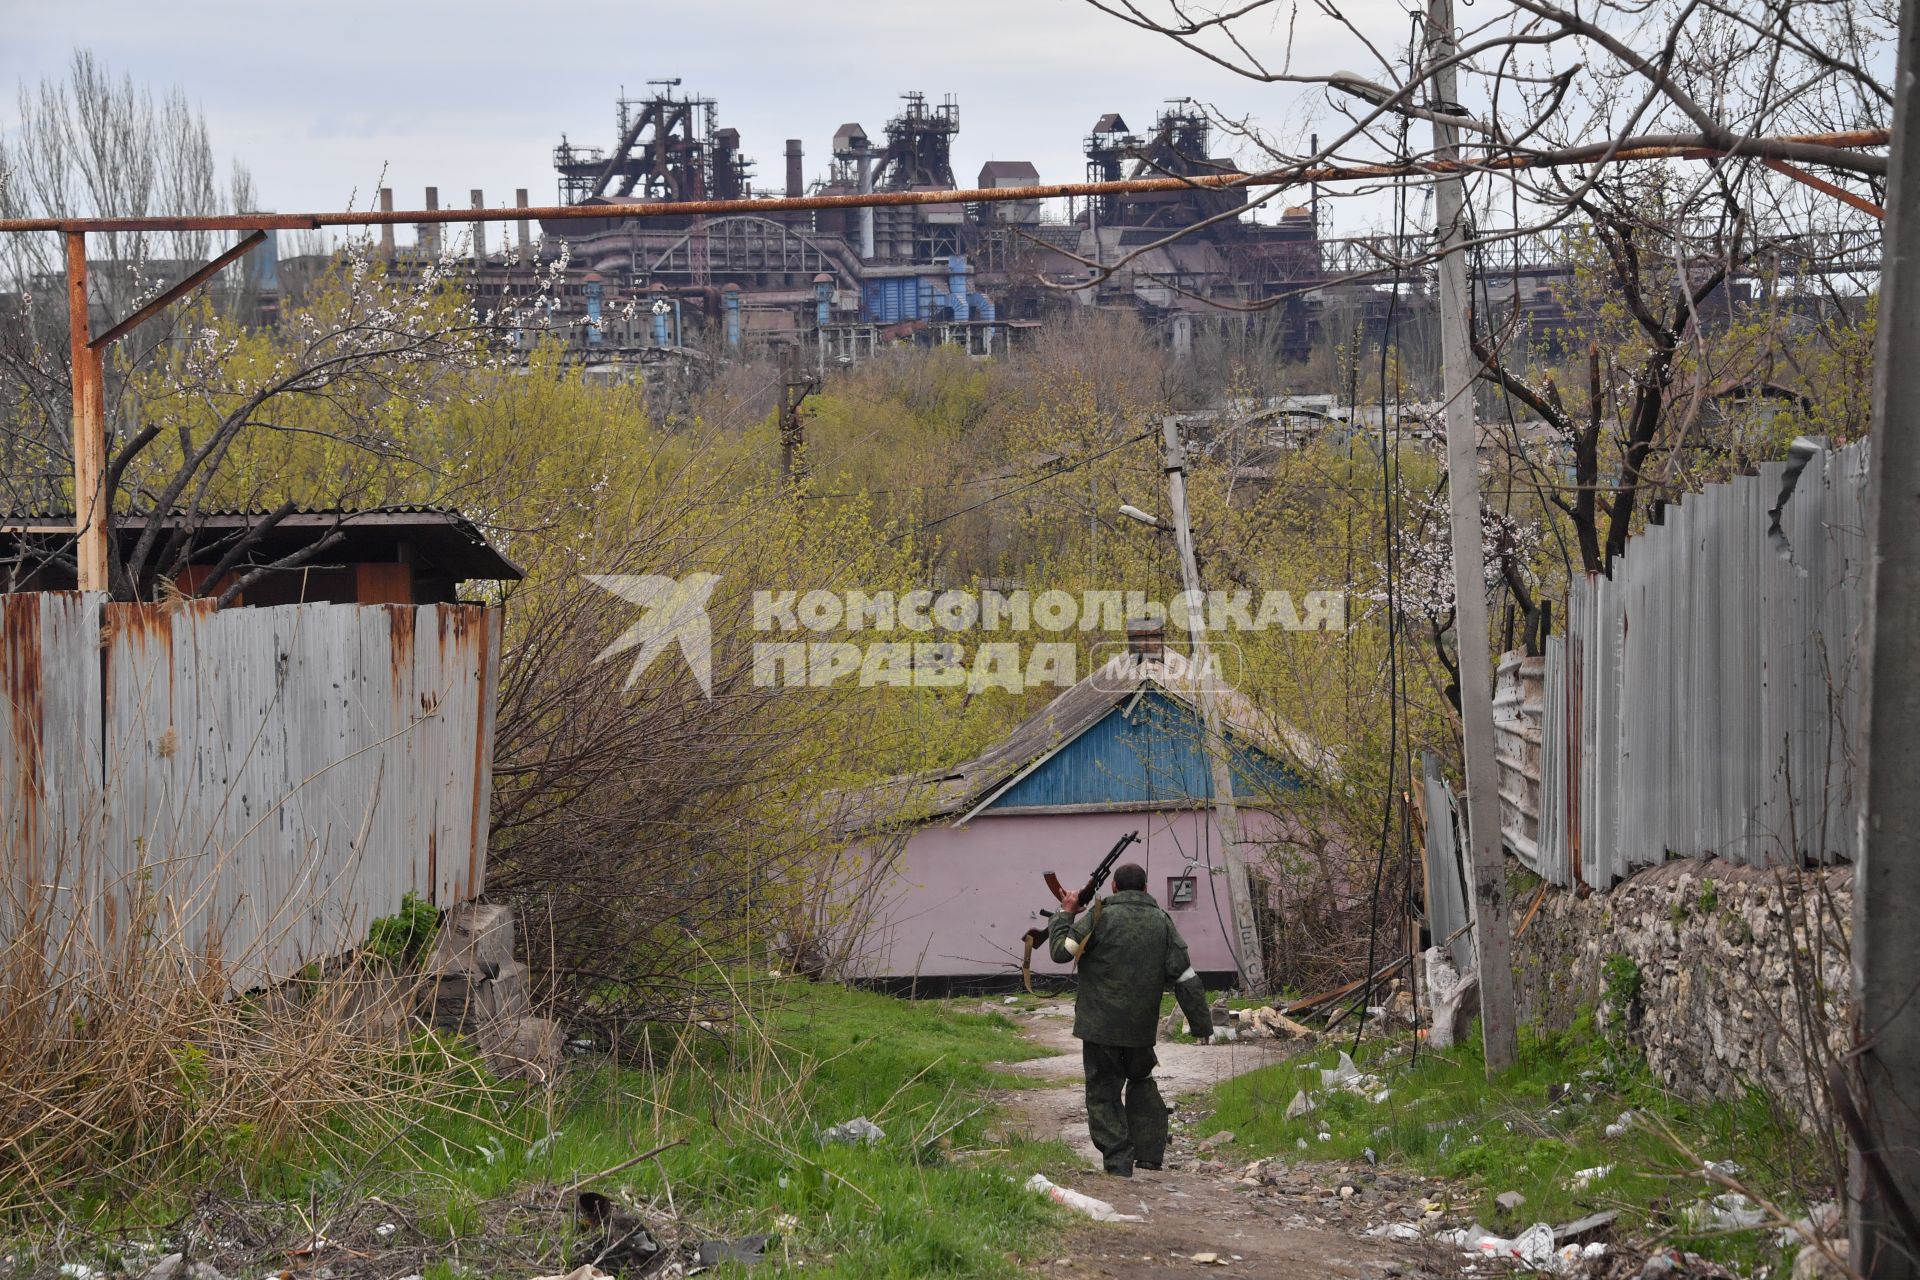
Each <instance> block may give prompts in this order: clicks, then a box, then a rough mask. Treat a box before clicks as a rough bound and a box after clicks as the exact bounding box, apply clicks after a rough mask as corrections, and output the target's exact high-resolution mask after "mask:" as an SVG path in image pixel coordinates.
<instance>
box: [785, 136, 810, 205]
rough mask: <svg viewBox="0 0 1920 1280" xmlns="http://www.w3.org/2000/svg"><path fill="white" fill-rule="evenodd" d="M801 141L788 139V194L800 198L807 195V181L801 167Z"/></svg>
mask: <svg viewBox="0 0 1920 1280" xmlns="http://www.w3.org/2000/svg"><path fill="white" fill-rule="evenodd" d="M800 160H801V152H800V139H798V138H788V139H787V194H788V195H790V196H799V195H805V194H806V186H807V179H806V174H805V172H804V171H803V169H802V167H801V163H800Z"/></svg>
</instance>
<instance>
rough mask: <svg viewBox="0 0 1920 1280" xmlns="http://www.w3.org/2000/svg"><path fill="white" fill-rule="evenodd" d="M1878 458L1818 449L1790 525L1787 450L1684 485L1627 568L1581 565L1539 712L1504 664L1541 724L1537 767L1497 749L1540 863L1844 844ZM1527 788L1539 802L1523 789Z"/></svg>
mask: <svg viewBox="0 0 1920 1280" xmlns="http://www.w3.org/2000/svg"><path fill="white" fill-rule="evenodd" d="M1867 467H1868V455H1867V446H1866V445H1865V444H1856V445H1850V446H1847V447H1846V448H1843V449H1839V450H1831V451H1822V452H1820V453H1818V454H1816V455H1815V456H1814V457H1813V458H1812V460H1811V461H1810V462H1809V463H1808V464H1807V466H1806V469H1805V471H1804V472H1803V473H1802V474H1801V475H1800V477H1799V479H1798V481H1797V484H1796V485H1795V487H1794V489H1793V492H1792V495H1791V497H1790V498H1789V499H1788V500H1787V501H1786V503H1785V505H1784V507H1782V508H1780V529H1779V535H1778V536H1775V535H1774V534H1773V533H1772V531H1771V526H1772V522H1773V515H1772V513H1773V511H1774V509H1775V507H1776V506H1777V505H1778V504H1779V502H1780V497H1781V491H1782V487H1783V482H1784V480H1785V475H1786V469H1787V464H1785V463H1769V464H1767V465H1765V466H1762V467H1761V468H1759V471H1758V474H1756V475H1752V476H1745V477H1741V478H1739V479H1736V480H1734V481H1732V482H1730V483H1727V484H1720V485H1714V486H1711V487H1710V488H1708V489H1706V490H1705V491H1703V492H1701V493H1698V494H1693V495H1691V496H1689V497H1687V498H1686V500H1685V501H1684V502H1682V503H1680V504H1678V505H1676V506H1672V507H1669V508H1668V509H1667V511H1666V513H1665V519H1664V521H1663V523H1661V524H1659V525H1655V526H1652V527H1650V528H1649V529H1647V530H1646V532H1645V533H1643V534H1641V535H1640V536H1639V537H1637V538H1635V539H1634V540H1633V543H1632V545H1631V546H1629V547H1628V549H1627V552H1626V554H1625V556H1624V557H1622V558H1621V559H1620V560H1618V561H1616V563H1615V566H1614V572H1613V576H1612V578H1611V579H1608V578H1602V577H1599V576H1598V575H1593V576H1590V577H1587V578H1583V579H1579V580H1576V581H1575V583H1574V584H1573V587H1572V589H1571V591H1570V592H1569V596H1568V600H1567V608H1566V613H1565V616H1566V634H1565V636H1564V637H1555V638H1553V639H1552V640H1550V641H1549V643H1548V645H1547V649H1546V655H1545V658H1544V660H1543V664H1542V665H1543V671H1542V678H1541V681H1540V686H1539V694H1538V698H1539V706H1538V708H1537V711H1536V710H1535V709H1534V708H1532V707H1529V706H1515V705H1512V703H1513V701H1514V691H1515V690H1518V689H1520V687H1521V685H1520V682H1519V680H1518V675H1519V666H1518V663H1517V661H1516V662H1513V663H1511V664H1509V663H1503V667H1502V675H1503V680H1505V679H1507V677H1508V672H1509V669H1510V668H1511V671H1512V677H1513V678H1512V679H1511V680H1508V683H1507V684H1506V685H1504V686H1503V693H1502V694H1501V695H1500V696H1499V697H1497V698H1496V704H1497V705H1496V717H1497V718H1498V719H1499V720H1501V721H1502V722H1503V723H1506V724H1509V725H1512V726H1515V728H1514V730H1513V731H1511V733H1512V734H1517V733H1519V732H1520V731H1521V730H1523V729H1524V728H1525V727H1526V726H1528V725H1534V724H1537V725H1538V728H1539V753H1538V757H1537V761H1538V762H1537V766H1532V767H1530V765H1529V759H1530V758H1529V757H1528V755H1527V754H1526V753H1525V752H1524V751H1521V750H1518V749H1503V750H1502V752H1501V765H1502V774H1503V776H1502V799H1503V803H1502V835H1503V838H1504V839H1505V841H1506V843H1507V845H1508V847H1509V848H1511V849H1512V850H1513V851H1514V852H1515V854H1516V855H1517V856H1519V857H1520V858H1521V859H1522V860H1523V861H1525V862H1526V863H1527V865H1528V866H1530V867H1532V868H1533V869H1534V870H1535V871H1537V872H1538V873H1539V874H1540V875H1542V876H1544V877H1545V878H1547V879H1549V880H1551V881H1553V882H1554V883H1556V884H1560V885H1563V886H1570V885H1572V884H1573V883H1574V882H1575V881H1576V880H1584V881H1586V883H1588V884H1589V885H1592V886H1593V887H1594V888H1597V889H1605V888H1607V887H1609V886H1611V885H1612V884H1613V883H1614V882H1615V881H1616V880H1618V879H1620V878H1622V877H1624V876H1626V875H1628V874H1629V873H1631V872H1632V871H1633V870H1634V869H1636V868H1638V867H1643V866H1651V865H1653V864H1655V863H1658V862H1661V861H1664V860H1665V859H1666V858H1668V857H1674V856H1694V855H1699V854H1706V853H1714V854H1718V855H1719V856H1721V857H1723V858H1727V859H1730V860H1733V861H1736V862H1741V863H1745V864H1748V865H1755V866H1759V865H1769V864H1775V863H1780V862H1784V861H1789V860H1807V861H1830V860H1832V859H1834V858H1837V857H1841V856H1843V855H1844V851H1845V850H1846V848H1847V845H1848V839H1849V832H1851V831H1852V829H1853V824H1854V821H1855V819H1856V817H1857V816H1858V813H1859V807H1858V805H1859V796H1858V794H1857V788H1856V776H1855V771H1854V761H1855V759H1856V758H1857V755H1858V747H1859V742H1858V730H1859V727H1860V712H1861V691H1862V686H1863V682H1864V673H1863V671H1862V670H1861V667H1860V637H1861V627H1862V625H1863V622H1864V617H1865V587H1866V577H1865V570H1866V563H1865V557H1866V491H1867ZM1526 693H1527V697H1528V698H1531V697H1532V696H1533V694H1532V692H1531V689H1528V690H1527V691H1526ZM1501 697H1504V698H1505V699H1506V701H1504V702H1502V701H1500V698H1501ZM1510 736H1511V734H1510ZM1511 775H1518V776H1511ZM1521 795H1534V796H1537V797H1538V808H1537V811H1535V812H1532V813H1529V812H1527V811H1526V808H1525V806H1524V805H1519V804H1509V803H1508V802H1507V798H1508V797H1509V796H1521Z"/></svg>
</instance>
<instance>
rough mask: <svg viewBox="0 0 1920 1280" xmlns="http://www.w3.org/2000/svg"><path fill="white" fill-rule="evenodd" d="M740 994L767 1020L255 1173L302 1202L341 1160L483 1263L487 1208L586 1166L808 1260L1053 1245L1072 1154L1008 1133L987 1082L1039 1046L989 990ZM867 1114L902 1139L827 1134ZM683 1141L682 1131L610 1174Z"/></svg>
mask: <svg viewBox="0 0 1920 1280" xmlns="http://www.w3.org/2000/svg"><path fill="white" fill-rule="evenodd" d="M742 996H743V1003H744V1004H747V1005H751V1006H753V1007H756V1008H757V1009H758V1010H759V1012H758V1013H757V1014H755V1015H753V1016H752V1017H751V1018H748V1017H743V1018H742V1019H741V1020H740V1021H738V1022H736V1023H734V1024H732V1025H729V1026H727V1027H725V1028H723V1029H719V1030H715V1031H702V1030H699V1029H697V1028H691V1029H690V1028H681V1027H661V1028H659V1029H658V1031H657V1034H651V1035H649V1036H648V1037H647V1042H646V1044H645V1045H644V1046H643V1053H644V1056H645V1058H646V1059H647V1060H648V1061H650V1062H651V1063H652V1067H651V1069H649V1070H645V1071H642V1070H635V1069H624V1068H620V1067H617V1066H613V1065H611V1064H608V1063H606V1062H598V1063H594V1062H588V1061H585V1060H581V1061H577V1062H576V1063H575V1064H574V1069H573V1070H572V1072H571V1073H570V1075H569V1077H568V1079H567V1081H566V1082H565V1083H564V1084H563V1086H562V1087H561V1088H560V1090H559V1091H558V1093H557V1094H556V1095H555V1096H554V1098H553V1099H552V1100H551V1103H550V1104H549V1103H545V1102H543V1101H542V1100H541V1099H539V1098H538V1097H537V1096H536V1097H527V1098H524V1099H522V1098H509V1097H507V1096H505V1095H501V1094H495V1093H490V1092H489V1093H476V1094H473V1095H468V1096H465V1097H456V1098H450V1099H448V1100H447V1101H448V1105H443V1106H437V1107H434V1108H431V1109H425V1108H423V1109H422V1111H421V1113H420V1114H419V1116H418V1117H417V1124H416V1125H415V1126H414V1127H413V1128H411V1129H410V1130H409V1131H408V1132H407V1134H406V1136H405V1137H404V1138H402V1139H401V1140H400V1141H399V1142H397V1143H395V1144H393V1146H392V1147H391V1148H389V1149H386V1150H382V1151H379V1152H376V1153H375V1156H376V1160H375V1164H374V1166H373V1167H371V1168H369V1167H368V1165H367V1162H366V1159H365V1157H364V1156H363V1155H362V1154H360V1147H359V1145H358V1144H357V1143H356V1142H355V1141H354V1140H353V1139H352V1137H351V1135H349V1134H346V1133H343V1134H342V1138H341V1142H340V1144H339V1148H338V1149H337V1151H336V1152H334V1153H333V1159H332V1160H326V1161H322V1162H320V1163H318V1164H297V1163H292V1162H288V1163H282V1164H279V1165H277V1166H275V1167H274V1168H273V1169H271V1170H268V1171H267V1172H266V1174H265V1180H264V1183H263V1184H257V1185H263V1186H264V1188H265V1191H264V1193H265V1194H271V1195H278V1196H284V1197H289V1198H293V1199H298V1200H302V1201H304V1200H305V1198H306V1197H307V1196H308V1195H309V1194H312V1193H314V1191H315V1189H316V1188H319V1187H322V1186H323V1185H325V1183H326V1177H325V1175H326V1174H327V1173H328V1172H330V1171H333V1172H334V1176H335V1177H336V1178H338V1177H339V1176H340V1172H339V1171H345V1170H348V1169H352V1170H356V1171H357V1172H355V1173H354V1174H353V1176H352V1177H351V1178H348V1179H347V1180H346V1181H347V1182H350V1183H354V1184H355V1186H356V1193H357V1194H376V1195H380V1196H382V1197H383V1198H388V1199H394V1200H398V1201H400V1202H402V1203H406V1204H407V1205H408V1206H409V1207H410V1208H411V1209H413V1210H416V1211H417V1212H418V1214H419V1221H420V1223H421V1225H422V1228H423V1230H425V1231H427V1232H428V1234H429V1235H432V1236H436V1237H439V1238H442V1239H446V1240H449V1241H452V1240H458V1241H460V1248H461V1256H462V1257H463V1258H465V1259H467V1260H468V1265H469V1266H477V1267H481V1268H482V1269H484V1268H485V1266H486V1263H485V1258H486V1254H485V1251H484V1250H485V1245H484V1237H485V1236H486V1234H487V1231H488V1229H489V1228H488V1226H487V1224H488V1223H489V1222H490V1221H493V1220H494V1219H491V1218H489V1216H488V1215H489V1211H490V1208H497V1206H498V1203H499V1202H500V1201H502V1200H504V1199H513V1198H516V1197H519V1198H524V1196H525V1193H526V1191H527V1189H529V1188H532V1187H536V1186H548V1187H551V1186H568V1185H573V1184H574V1183H576V1182H581V1181H586V1182H587V1185H589V1186H591V1187H592V1188H593V1189H596V1190H601V1191H605V1192H607V1193H609V1194H615V1195H619V1194H622V1193H626V1194H630V1195H631V1196H632V1197H633V1198H634V1199H635V1200H636V1201H637V1202H639V1203H655V1204H662V1205H664V1204H666V1203H668V1199H667V1196H668V1191H669V1188H670V1189H671V1203H672V1204H673V1205H674V1206H675V1209H676V1210H677V1212H678V1215H679V1216H680V1217H681V1218H682V1219H683V1220H687V1221H694V1222H698V1223H700V1224H701V1229H702V1230H703V1231H710V1232H713V1233H714V1234H744V1233H748V1232H771V1233H775V1234H778V1235H780V1236H781V1237H782V1242H781V1248H782V1250H783V1251H784V1253H785V1255H786V1256H788V1257H790V1258H792V1259H793V1260H794V1261H796V1262H797V1261H799V1260H801V1259H805V1260H806V1271H805V1274H807V1275H823V1276H848V1277H876V1278H877V1277H888V1278H891V1277H899V1278H900V1280H907V1278H909V1277H918V1276H974V1275H989V1274H1000V1273H1002V1272H1005V1271H1007V1270H1009V1269H1010V1268H1013V1267H1016V1266H1017V1264H1016V1263H1014V1262H1013V1261H1012V1260H1011V1259H1012V1258H1014V1257H1025V1258H1029V1259H1031V1258H1033V1257H1035V1256H1036V1254H1037V1251H1038V1250H1039V1248H1040V1247H1041V1246H1042V1245H1043V1244H1044V1242H1045V1241H1046V1240H1047V1239H1048V1238H1049V1236H1050V1235H1051V1233H1052V1230H1053V1228H1054V1226H1055V1224H1056V1223H1057V1222H1058V1220H1059V1219H1058V1216H1057V1211H1056V1210H1054V1209H1053V1208H1052V1207H1051V1206H1050V1205H1049V1204H1048V1203H1047V1202H1046V1201H1045V1200H1043V1199H1041V1198H1040V1197H1037V1196H1034V1195H1032V1194H1030V1193H1028V1192H1027V1191H1025V1190H1024V1189H1023V1188H1022V1186H1021V1185H1020V1184H1021V1183H1022V1182H1023V1181H1024V1180H1025V1178H1026V1176H1027V1175H1028V1174H1029V1173H1031V1172H1033V1171H1034V1170H1036V1169H1043V1168H1044V1169H1049V1170H1057V1168H1058V1167H1060V1166H1062V1165H1064V1164H1068V1163H1070V1162H1071V1157H1070V1155H1069V1154H1068V1153H1067V1152H1066V1151H1065V1150H1064V1149H1063V1148H1061V1147H1059V1146H1058V1145H1057V1144H1051V1143H1036V1142H1032V1141H1030V1140H1027V1139H1024V1138H1021V1137H1019V1136H1017V1135H1008V1134H1002V1133H999V1132H997V1131H995V1130H994V1129H993V1128H992V1122H993V1116H992V1114H991V1111H990V1110H989V1109H988V1108H987V1107H986V1106H985V1105H984V1103H983V1097H984V1095H985V1093H986V1091H988V1090H990V1089H994V1090H997V1089H1006V1088H1019V1087H1024V1086H1027V1085H1030V1084H1031V1081H1029V1080H1027V1079H1025V1078H1023V1077H1010V1076H1007V1075H1005V1074H1003V1073H1001V1072H1000V1071H999V1070H997V1069H996V1064H1001V1063H1006V1062H1010V1061H1017V1060H1020V1059H1022V1058H1025V1057H1031V1056H1034V1055H1035V1054H1037V1053H1039V1052H1040V1051H1039V1050H1036V1049H1034V1048H1033V1047H1031V1046H1030V1045H1028V1044H1026V1043H1025V1042H1024V1041H1023V1040H1021V1039H1020V1038H1019V1035H1018V1033H1017V1031H1016V1030H1015V1028H1014V1026H1013V1024H1012V1023H1011V1022H1010V1021H1009V1020H1008V1019H1006V1018H1005V1017H1003V1016H1001V1015H1000V1014H998V1013H997V1012H993V1011H982V1010H981V1007H980V1005H979V1004H978V1003H977V1002H972V1001H953V1002H943V1001H931V1000H925V1001H912V1002H909V1001H902V1000H897V999H894V998H891V997H887V996H881V995H875V994H872V993H868V992H861V991H855V990H850V989H846V988H842V987H837V986H830V985H814V984H808V983H803V982H800V981H797V980H787V981H783V982H779V983H775V984H770V985H769V986H768V987H767V988H766V989H763V990H758V991H746V990H742ZM859 1115H865V1116H867V1117H868V1118H870V1119H871V1120H873V1121H874V1122H875V1123H876V1124H878V1125H880V1126H881V1127H882V1128H883V1129H884V1130H885V1131H886V1138H885V1140H883V1141H881V1142H879V1143H876V1144H874V1145H873V1146H870V1147H843V1146H832V1145H826V1144H823V1143H822V1142H821V1141H820V1138H819V1134H820V1131H821V1130H823V1129H825V1128H827V1127H828V1126H830V1125H833V1124H837V1123H840V1122H842V1121H845V1120H849V1119H852V1118H853V1117H855V1116H859ZM676 1138H684V1139H686V1143H685V1145H682V1146H677V1147H673V1148H671V1149H669V1150H667V1151H665V1152H663V1153H662V1154H661V1155H660V1156H658V1157H657V1158H655V1159H654V1160H651V1161H648V1162H645V1163H643V1164H640V1165H638V1166H636V1167H633V1168H630V1169H626V1170H623V1171H621V1172H619V1173H616V1174H613V1175H610V1176H608V1177H605V1178H596V1176H595V1175H597V1174H600V1173H601V1172H602V1171H604V1170H607V1169H611V1168H614V1167H615V1166H617V1165H619V1164H621V1163H622V1162H624V1161H626V1160H628V1159H629V1158H631V1157H632V1156H634V1155H637V1154H638V1153H640V1152H642V1151H646V1150H650V1149H652V1148H654V1147H656V1146H660V1145H661V1144H663V1143H666V1142H671V1141H673V1140H674V1139H676ZM335 1161H337V1163H335ZM254 1176H255V1177H256V1178H259V1177H261V1176H262V1175H261V1173H260V1172H259V1171H256V1172H255V1174H254ZM356 1180H357V1181H356ZM796 1223H797V1225H795V1224H796ZM560 1243H562V1242H560V1241H556V1240H547V1241H546V1242H545V1244H546V1247H557V1245H559V1244H560Z"/></svg>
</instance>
